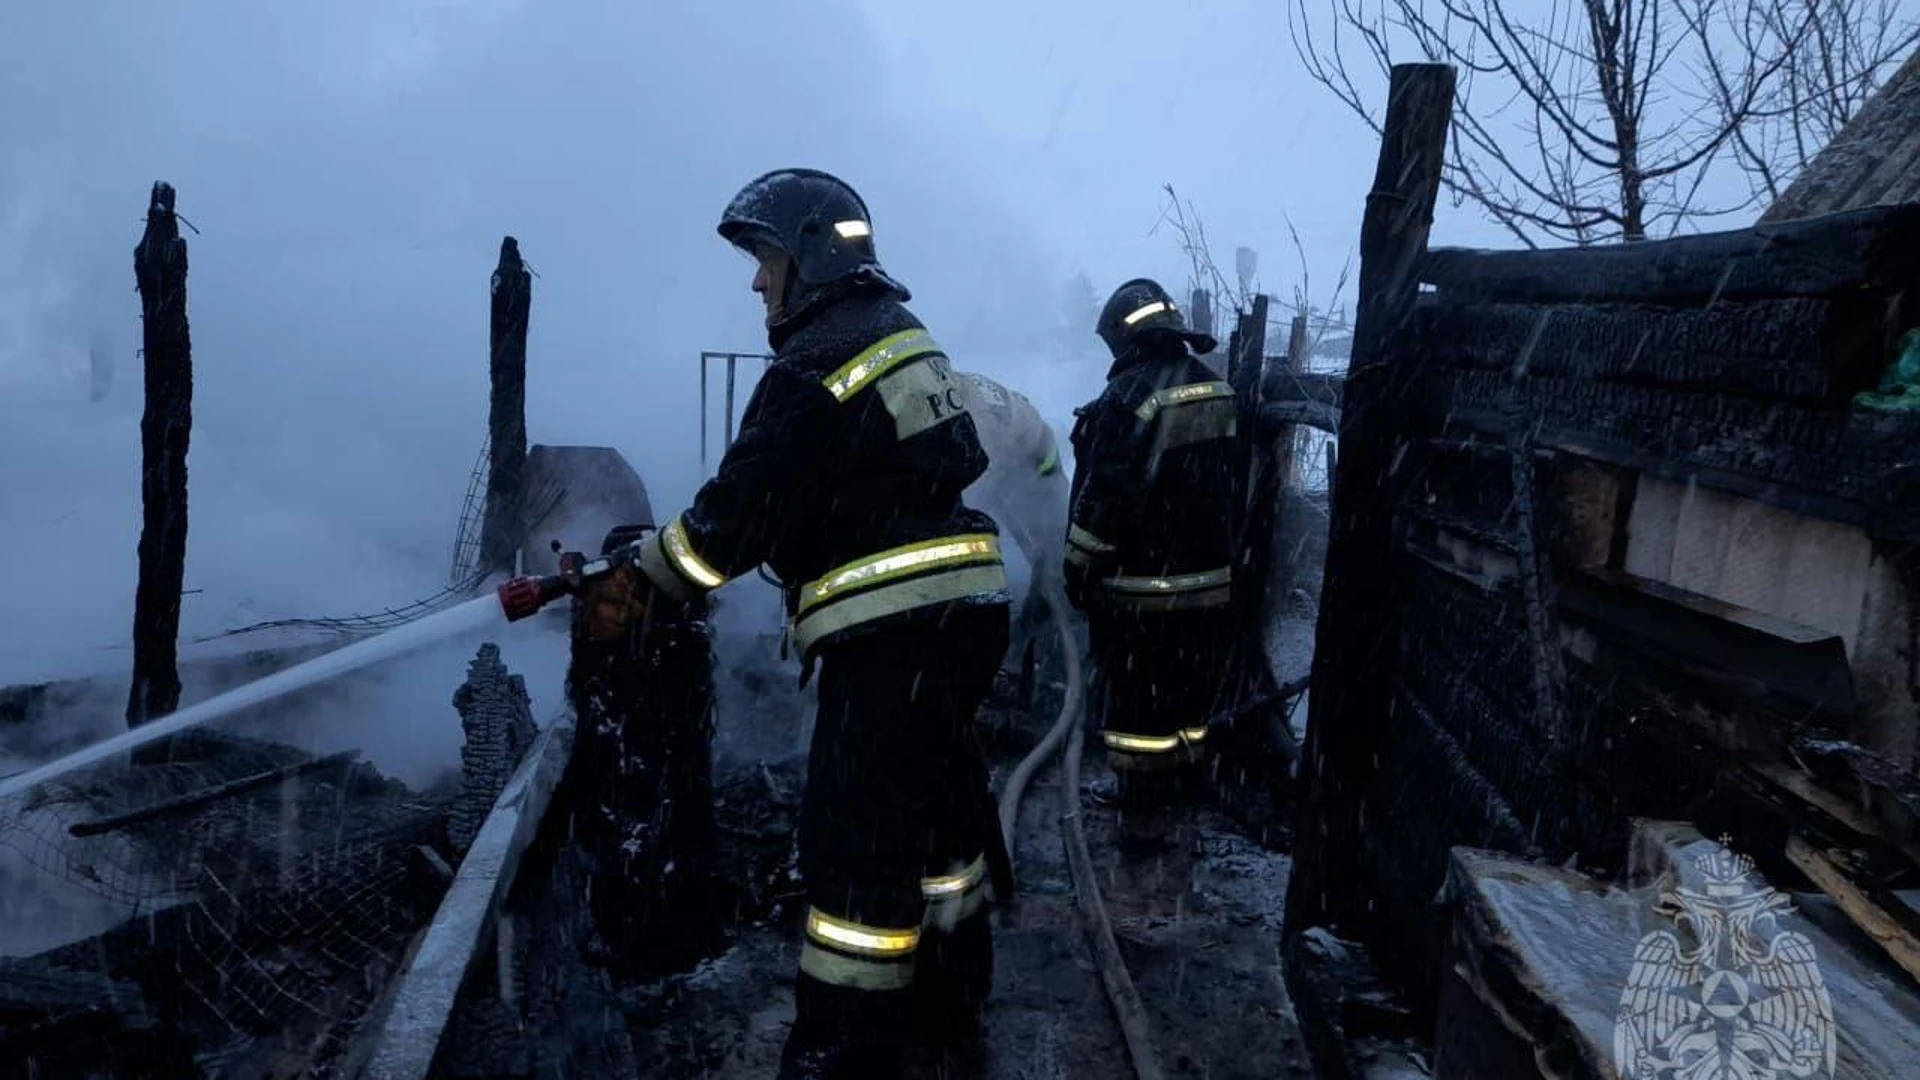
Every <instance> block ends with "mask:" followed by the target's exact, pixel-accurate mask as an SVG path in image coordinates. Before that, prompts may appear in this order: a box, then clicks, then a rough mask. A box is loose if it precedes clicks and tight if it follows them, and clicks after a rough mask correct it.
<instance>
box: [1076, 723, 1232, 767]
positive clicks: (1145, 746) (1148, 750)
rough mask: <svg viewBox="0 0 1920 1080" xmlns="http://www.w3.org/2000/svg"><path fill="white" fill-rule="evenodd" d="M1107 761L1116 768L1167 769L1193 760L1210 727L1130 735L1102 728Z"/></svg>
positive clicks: (1200, 726) (1203, 726)
mask: <svg viewBox="0 0 1920 1080" xmlns="http://www.w3.org/2000/svg"><path fill="white" fill-rule="evenodd" d="M1100 740H1101V741H1102V742H1104V743H1105V744H1106V747H1107V760H1108V764H1110V765H1112V766H1113V768H1115V769H1166V768H1173V767H1175V766H1178V765H1182V764H1185V763H1187V762H1189V761H1192V760H1193V759H1194V758H1195V757H1197V756H1198V754H1199V752H1200V744H1201V743H1203V742H1205V741H1206V740H1207V726H1206V725H1205V724H1197V725H1195V726H1193V727H1189V728H1182V729H1181V730H1180V731H1179V733H1178V734H1174V735H1130V734H1127V733H1125V732H1119V731H1103V732H1101V733H1100Z"/></svg>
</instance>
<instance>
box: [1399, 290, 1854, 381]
mask: <svg viewBox="0 0 1920 1080" xmlns="http://www.w3.org/2000/svg"><path fill="white" fill-rule="evenodd" d="M1851 307H1852V306H1851V305H1843V304H1838V303H1836V302H1834V301H1831V300H1825V299H1793V300H1773V301H1764V300H1757V301H1743V302H1734V303H1723V304H1716V305H1714V306H1712V307H1706V308H1663V307H1656V306H1653V305H1647V304H1627V305H1547V304H1509V303H1494V304H1447V303H1440V304H1433V305H1429V306H1427V307H1425V308H1423V309H1421V311H1420V312H1419V313H1418V314H1417V315H1416V316H1415V324H1414V333H1416V334H1418V335H1420V338H1419V340H1420V345H1421V348H1423V349H1424V350H1426V351H1427V352H1428V353H1429V355H1431V356H1432V357H1434V358H1435V359H1438V360H1441V361H1442V362H1444V363H1447V364H1450V365H1454V366H1458V367H1467V368H1475V369H1481V370H1489V371H1499V372H1510V373H1526V374H1531V375H1555V376H1563V377H1568V378H1576V379H1591V380H1598V381H1602V382H1622V383H1633V384H1639V385H1646V386H1671V387H1678V388H1685V389H1698V390H1724V391H1726V392H1728V393H1736V394H1747V395H1757V396H1767V397H1788V398H1802V399H1819V398H1822V397H1825V396H1826V395H1827V394H1828V392H1829V390H1830V388H1831V386H1832V380H1831V377H1830V372H1832V371H1834V370H1835V369H1837V367H1838V363H1837V360H1836V359H1835V358H1834V357H1833V356H1832V355H1830V354H1831V349H1830V347H1829V342H1834V341H1848V340H1851V339H1850V337H1848V336H1846V335H1844V334H1843V330H1844V328H1845V327H1847V326H1851V325H1853V324H1854V323H1855V322H1856V320H1854V319H1852V318H1851V316H1852V314H1853V312H1852V310H1851ZM1861 347H1862V348H1864V349H1866V350H1868V351H1871V352H1872V353H1873V357H1874V359H1875V360H1877V359H1878V357H1879V351H1880V350H1879V340H1878V335H1875V336H1874V339H1873V341H1872V342H1871V343H1868V344H1862V346H1861ZM1856 366H1858V365H1857V362H1856ZM1863 389H1864V388H1863Z"/></svg>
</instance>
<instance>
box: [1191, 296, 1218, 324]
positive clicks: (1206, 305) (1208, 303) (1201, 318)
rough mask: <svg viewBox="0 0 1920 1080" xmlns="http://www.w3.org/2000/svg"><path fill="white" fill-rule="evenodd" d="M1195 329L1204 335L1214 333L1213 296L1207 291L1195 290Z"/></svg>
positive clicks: (1193, 306) (1193, 305)
mask: <svg viewBox="0 0 1920 1080" xmlns="http://www.w3.org/2000/svg"><path fill="white" fill-rule="evenodd" d="M1192 308H1193V328H1194V329H1195V330H1198V331H1200V332H1201V333H1203V334H1211V333H1213V296H1212V295H1211V294H1209V293H1208V292H1207V290H1205V289H1195V290H1193V304H1192Z"/></svg>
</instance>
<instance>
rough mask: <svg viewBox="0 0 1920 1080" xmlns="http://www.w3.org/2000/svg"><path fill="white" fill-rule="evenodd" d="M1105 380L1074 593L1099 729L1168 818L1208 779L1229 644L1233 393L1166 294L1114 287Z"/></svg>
mask: <svg viewBox="0 0 1920 1080" xmlns="http://www.w3.org/2000/svg"><path fill="white" fill-rule="evenodd" d="M1097 331H1098V333H1099V335H1100V337H1101V338H1102V339H1103V340H1104V341H1105V342H1106V344H1107V347H1108V348H1109V349H1110V350H1111V351H1112V353H1113V366H1112V368H1111V369H1109V371H1108V373H1107V385H1106V388H1105V389H1104V391H1102V393H1101V394H1100V396H1099V397H1098V398H1095V399H1094V400H1093V401H1092V402H1091V403H1089V404H1088V405H1086V406H1084V407H1083V408H1081V409H1080V410H1078V416H1079V421H1078V423H1076V424H1075V426H1074V431H1073V447H1074V454H1075V461H1076V467H1075V470H1074V475H1073V484H1072V494H1071V500H1072V502H1071V507H1070V523H1069V526H1068V531H1067V554H1066V566H1065V570H1066V577H1067V587H1068V596H1069V598H1070V599H1071V600H1072V602H1073V603H1074V605H1075V606H1076V607H1078V608H1079V609H1080V610H1081V611H1083V612H1085V613H1086V617H1087V631H1088V644H1089V646H1090V650H1091V653H1092V660H1093V669H1094V681H1093V685H1092V687H1091V695H1090V703H1091V705H1092V710H1093V713H1094V715H1095V717H1096V718H1097V719H1098V720H1099V722H1100V726H1101V738H1102V741H1103V742H1104V743H1105V744H1106V750H1107V759H1108V761H1109V763H1110V764H1111V765H1112V768H1113V771H1114V775H1115V780H1116V783H1115V786H1114V787H1113V788H1111V789H1108V790H1107V791H1106V792H1104V793H1103V794H1106V795H1108V796H1110V797H1113V798H1116V799H1118V800H1119V801H1120V803H1121V804H1122V805H1123V806H1132V807H1139V808H1154V807H1164V806H1167V805H1168V804H1170V803H1173V802H1175V801H1177V799H1178V797H1179V795H1180V794H1181V793H1182V792H1183V791H1185V790H1186V789H1188V788H1189V787H1190V786H1191V784H1192V783H1193V781H1194V779H1195V778H1196V776H1197V774H1198V771H1199V770H1198V766H1199V765H1200V762H1201V757H1200V751H1201V748H1202V746H1203V744H1204V742H1205V740H1206V738H1207V731H1208V723H1209V720H1210V719H1211V718H1212V717H1213V716H1214V714H1215V712H1216V709H1217V707H1218V705H1219V704H1220V702H1221V700H1222V699H1223V698H1224V696H1225V693H1224V687H1223V683H1224V680H1225V677H1226V674H1227V670H1228V664H1227V660H1228V652H1229V650H1230V648H1231V646H1232V642H1233V616H1232V614H1231V612H1232V608H1231V606H1230V605H1231V602H1232V568H1231V563H1232V558H1233V550H1234V545H1233V524H1232V518H1233V509H1234V506H1233V501H1234V492H1235V489H1236V485H1235V483H1234V480H1233V477H1234V460H1235V459H1234V440H1235V438H1236V437H1237V431H1238V412H1237V407H1236V405H1235V402H1234V395H1233V390H1232V388H1231V387H1229V386H1228V385H1227V384H1226V383H1225V382H1223V381H1221V380H1220V379H1219V377H1218V376H1217V375H1215V374H1214V372H1213V371H1212V370H1211V369H1210V368H1208V367H1207V366H1206V364H1204V363H1202V362H1201V360H1200V359H1199V356H1200V355H1204V354H1206V353H1209V352H1212V351H1213V349H1214V346H1215V342H1214V340H1213V338H1211V337H1209V336H1208V335H1206V334H1203V333H1198V332H1196V331H1193V330H1189V329H1188V328H1187V326H1186V322H1185V320H1184V319H1183V318H1182V317H1181V315H1180V311H1179V309H1178V308H1177V307H1175V306H1174V303H1173V300H1172V298H1171V297H1169V296H1168V295H1167V292H1166V290H1165V289H1163V288H1161V287H1160V286H1159V285H1158V284H1156V283H1155V282H1152V281H1149V280H1146V279H1144V278H1140V279H1135V280H1133V281H1129V282H1127V283H1126V284H1124V285H1122V286H1120V288H1119V289H1118V290H1116V291H1115V292H1114V294H1113V296H1112V298H1111V299H1109V300H1108V301H1107V304H1106V307H1105V308H1104V309H1103V310H1102V311H1101V314H1100V321H1099V324H1098V327H1097Z"/></svg>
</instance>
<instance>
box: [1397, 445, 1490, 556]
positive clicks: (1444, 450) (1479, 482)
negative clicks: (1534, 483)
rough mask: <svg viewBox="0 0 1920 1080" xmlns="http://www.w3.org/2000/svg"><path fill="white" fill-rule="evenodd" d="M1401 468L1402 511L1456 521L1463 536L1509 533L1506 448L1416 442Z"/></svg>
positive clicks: (1407, 451)
mask: <svg viewBox="0 0 1920 1080" xmlns="http://www.w3.org/2000/svg"><path fill="white" fill-rule="evenodd" d="M1402 469H1403V470H1404V471H1405V472H1406V473H1407V474H1408V477H1409V483H1408V485H1407V490H1406V493H1405V495H1404V496H1403V497H1402V499H1401V503H1400V506H1401V508H1402V509H1403V510H1408V511H1416V512H1423V513H1425V514H1428V515H1430V516H1432V517H1433V518H1434V519H1435V520H1439V521H1452V522H1456V523H1458V525H1459V526H1460V527H1461V528H1462V529H1464V530H1467V531H1479V530H1484V531H1485V532H1487V533H1489V534H1494V533H1500V534H1506V533H1511V532H1512V530H1513V527H1514V507H1513V455H1512V452H1511V451H1510V450H1508V449H1507V448H1506V447H1505V446H1501V445H1499V444H1497V443H1486V442H1472V441H1466V440H1458V439H1435V438H1429V439H1416V440H1413V441H1411V442H1409V443H1408V445H1407V449H1406V453H1405V456H1404V458H1403V459H1402ZM1508 546H1509V547H1510V546H1511V541H1509V545H1508Z"/></svg>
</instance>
